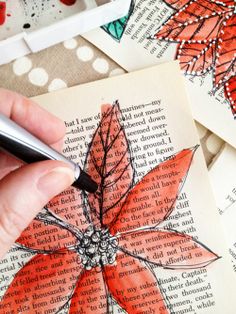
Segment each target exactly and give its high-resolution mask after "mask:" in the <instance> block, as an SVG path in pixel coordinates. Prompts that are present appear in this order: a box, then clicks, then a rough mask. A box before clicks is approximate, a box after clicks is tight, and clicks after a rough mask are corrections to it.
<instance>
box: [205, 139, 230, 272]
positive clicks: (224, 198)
mask: <svg viewBox="0 0 236 314" xmlns="http://www.w3.org/2000/svg"><path fill="white" fill-rule="evenodd" d="M235 169H236V151H235V149H234V148H233V147H232V146H230V145H228V144H226V145H225V147H224V148H223V150H222V151H221V152H220V153H219V157H217V159H216V161H215V162H214V163H213V165H212V166H211V168H210V171H209V174H210V180H211V184H212V188H213V191H214V195H215V199H216V204H217V207H218V210H219V214H220V218H221V222H222V224H223V227H224V231H225V235H226V239H227V244H228V248H229V254H230V257H231V259H232V263H233V269H234V271H235V272H236V228H235V221H236V170H235ZM222 171H224V176H223V177H222Z"/></svg>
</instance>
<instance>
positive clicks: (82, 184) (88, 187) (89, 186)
mask: <svg viewBox="0 0 236 314" xmlns="http://www.w3.org/2000/svg"><path fill="white" fill-rule="evenodd" d="M72 185H73V186H74V187H76V188H79V189H81V190H85V191H86V192H89V193H95V192H96V191H97V189H98V185H97V183H96V182H95V181H94V180H93V179H92V178H91V177H90V176H89V175H88V174H87V173H86V172H84V171H83V170H81V172H80V176H79V178H78V179H77V180H76V181H75V182H74V183H73V184H72Z"/></svg>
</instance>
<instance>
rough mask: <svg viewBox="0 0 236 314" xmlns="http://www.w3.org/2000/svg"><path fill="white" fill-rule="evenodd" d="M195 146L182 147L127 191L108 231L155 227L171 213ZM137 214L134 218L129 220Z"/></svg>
mask: <svg viewBox="0 0 236 314" xmlns="http://www.w3.org/2000/svg"><path fill="white" fill-rule="evenodd" d="M196 148H197V147H194V148H192V149H184V150H182V151H181V152H180V153H178V154H176V155H175V156H174V157H172V158H170V159H168V160H166V161H164V162H163V163H161V164H160V165H158V166H157V167H155V168H154V169H152V170H151V171H150V172H149V173H148V174H147V175H146V176H144V177H143V179H142V180H141V181H140V182H139V183H138V184H137V185H136V186H135V187H134V188H133V189H132V190H131V191H130V193H129V195H128V196H127V199H126V201H125V204H124V206H123V208H122V211H121V213H120V215H119V216H118V217H117V219H116V221H115V222H114V223H113V224H112V225H111V228H110V232H111V233H112V234H115V233H117V232H125V231H127V230H132V229H137V228H140V227H144V226H156V225H158V224H159V223H161V222H162V221H163V220H165V219H166V218H167V217H168V216H169V215H170V214H171V212H172V210H173V208H174V204H175V201H176V199H177V197H178V194H179V192H180V190H181V189H182V186H183V184H184V181H185V179H186V177H187V174H188V170H189V167H190V165H191V162H192V159H193V155H194V153H195V151H196ZM133 214H135V215H136V217H138V218H136V219H135V220H134V219H132V216H133Z"/></svg>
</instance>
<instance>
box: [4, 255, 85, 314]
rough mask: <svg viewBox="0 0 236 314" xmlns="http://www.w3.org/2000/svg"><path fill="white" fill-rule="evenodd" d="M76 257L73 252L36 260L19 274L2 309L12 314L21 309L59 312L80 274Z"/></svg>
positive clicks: (31, 261) (40, 256)
mask: <svg viewBox="0 0 236 314" xmlns="http://www.w3.org/2000/svg"><path fill="white" fill-rule="evenodd" d="M77 257H78V255H77V253H73V252H67V253H65V254H57V255H56V254H50V255H41V254H40V255H36V256H35V257H33V258H32V259H31V260H30V261H29V262H28V263H27V264H26V265H25V266H24V267H23V268H22V269H21V270H20V271H18V273H17V274H16V276H15V278H14V279H13V281H12V282H11V284H10V286H9V288H8V289H7V291H6V293H5V295H4V297H3V300H2V301H1V303H0V309H1V308H2V309H6V308H10V309H11V313H12V314H18V313H19V312H21V311H20V310H19V307H20V306H21V307H22V308H24V311H25V312H26V313H35V311H36V309H41V310H42V307H43V310H44V312H45V313H46V312H47V313H55V312H56V311H58V310H59V309H60V308H61V307H62V306H63V305H64V304H65V303H66V302H67V301H68V300H69V299H70V297H71V289H73V287H74V286H75V284H76V280H77V276H79V274H80V272H81V266H80V265H79V264H78V261H77ZM37 296H38V297H37ZM7 304H9V305H8V307H6V306H7ZM0 312H1V311H0ZM1 313H2V312H1Z"/></svg>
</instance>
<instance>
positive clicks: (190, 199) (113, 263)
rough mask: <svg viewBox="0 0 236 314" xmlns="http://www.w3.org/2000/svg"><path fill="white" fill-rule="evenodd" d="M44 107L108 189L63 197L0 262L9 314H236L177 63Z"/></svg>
mask: <svg viewBox="0 0 236 314" xmlns="http://www.w3.org/2000/svg"><path fill="white" fill-rule="evenodd" d="M35 101H37V102H38V103H40V104H41V105H42V106H43V107H44V108H46V109H48V110H50V111H51V112H53V113H54V114H56V115H57V116H59V117H60V118H62V119H64V120H65V123H66V126H67V134H66V137H65V145H64V149H63V152H64V154H66V155H67V156H68V157H69V158H71V159H72V160H74V161H76V162H79V163H80V164H81V166H82V167H83V168H84V169H85V170H86V171H87V173H88V174H90V175H91V176H92V177H93V178H94V179H95V180H96V181H97V183H98V185H99V188H98V191H97V192H96V194H86V193H85V192H81V191H78V190H75V189H72V188H70V189H68V190H66V191H64V192H63V193H62V194H60V195H59V196H57V197H56V198H55V199H53V200H52V201H51V202H50V203H49V204H48V205H47V206H46V207H45V208H44V209H43V210H42V212H41V213H40V214H38V216H37V217H36V218H35V219H34V221H33V222H32V223H31V224H30V226H29V227H28V228H27V229H26V230H25V231H24V232H23V233H22V235H21V236H20V238H19V239H18V240H17V243H16V244H15V246H14V247H13V248H12V250H11V251H10V252H9V254H8V255H7V256H6V257H5V258H4V259H3V260H2V261H1V262H0V291H1V295H2V296H3V298H2V301H1V302H0V313H4V314H5V313H11V314H15V313H36V314H41V313H74V314H75V313H76V314H79V313H81V314H82V313H85V314H87V313H92V312H94V313H96V314H97V313H100V314H108V313H129V314H133V313H139V314H140V313H143V314H144V313H145V314H148V313H150V314H151V313H154V314H169V313H173V314H177V313H178V314H182V313H192V314H193V313H200V314H203V313H205V314H211V313H212V314H213V313H214V314H215V313H219V314H220V313H222V312H224V313H227V314H233V313H234V312H235V292H234V287H235V286H234V285H235V278H234V277H233V276H234V272H233V270H232V267H231V263H230V259H229V256H228V252H227V249H226V247H225V245H224V236H223V231H222V229H221V225H220V221H219V217H218V213H217V209H216V207H215V204H214V200H213V196H212V192H211V189H210V185H209V181H208V174H207V169H206V166H205V162H204V158H203V154H202V151H201V148H200V146H199V140H198V136H197V133H196V130H195V126H194V122H193V119H192V115H191V111H190V108H189V106H188V100H187V97H186V94H185V91H184V84H183V78H182V76H181V74H180V71H179V66H178V63H177V62H171V63H168V64H163V65H160V66H157V67H153V68H150V69H146V70H142V71H138V72H136V73H132V74H126V75H124V76H120V77H116V78H110V79H108V80H101V81H98V82H95V83H90V84H86V85H82V86H78V87H73V88H70V89H67V90H62V91H58V92H54V93H52V94H47V95H42V96H39V97H37V98H35ZM42 123H43V121H42ZM13 276H14V278H13Z"/></svg>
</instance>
